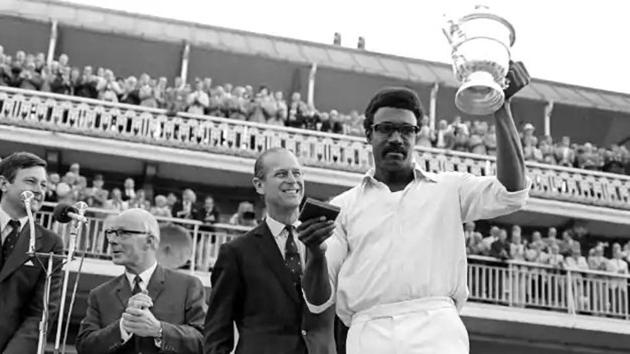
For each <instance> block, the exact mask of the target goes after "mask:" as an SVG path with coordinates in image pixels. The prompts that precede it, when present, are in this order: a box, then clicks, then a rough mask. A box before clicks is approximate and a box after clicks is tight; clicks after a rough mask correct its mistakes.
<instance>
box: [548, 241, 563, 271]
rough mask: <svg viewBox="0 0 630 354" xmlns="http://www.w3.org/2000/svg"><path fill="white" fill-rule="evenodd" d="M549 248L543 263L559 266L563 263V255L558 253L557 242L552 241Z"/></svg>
mask: <svg viewBox="0 0 630 354" xmlns="http://www.w3.org/2000/svg"><path fill="white" fill-rule="evenodd" d="M549 250H550V254H549V258H548V259H547V262H545V263H546V264H549V265H550V266H552V267H555V268H561V267H562V266H563V264H564V257H563V256H562V255H561V254H560V247H559V246H558V244H557V243H553V244H552V245H551V247H550V248H549Z"/></svg>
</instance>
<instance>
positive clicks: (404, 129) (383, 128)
mask: <svg viewBox="0 0 630 354" xmlns="http://www.w3.org/2000/svg"><path fill="white" fill-rule="evenodd" d="M372 129H373V130H374V131H375V132H377V133H379V134H383V135H386V136H389V135H392V134H394V132H398V133H400V135H403V136H412V135H414V134H418V132H419V131H420V127H418V126H417V125H411V124H391V123H380V124H374V125H372Z"/></svg>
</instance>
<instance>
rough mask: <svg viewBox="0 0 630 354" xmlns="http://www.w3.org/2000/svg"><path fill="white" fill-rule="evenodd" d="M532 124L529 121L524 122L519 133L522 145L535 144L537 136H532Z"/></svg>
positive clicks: (536, 143)
mask: <svg viewBox="0 0 630 354" xmlns="http://www.w3.org/2000/svg"><path fill="white" fill-rule="evenodd" d="M534 131H535V128H534V125H533V124H531V123H527V124H525V126H524V127H523V132H522V133H521V142H522V144H523V146H537V145H538V138H536V137H535V136H534Z"/></svg>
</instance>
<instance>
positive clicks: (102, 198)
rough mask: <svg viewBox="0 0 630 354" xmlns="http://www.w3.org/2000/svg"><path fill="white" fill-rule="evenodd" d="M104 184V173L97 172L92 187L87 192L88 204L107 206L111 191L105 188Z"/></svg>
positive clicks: (99, 206) (98, 206) (95, 206)
mask: <svg viewBox="0 0 630 354" xmlns="http://www.w3.org/2000/svg"><path fill="white" fill-rule="evenodd" d="M104 184H105V181H104V180H103V175H101V174H97V175H95V176H94V179H92V188H89V189H88V191H87V193H86V195H87V198H86V200H85V202H86V203H87V205H88V206H91V207H94V208H103V207H105V203H107V196H108V195H109V192H108V191H107V190H106V189H104V188H103V186H104Z"/></svg>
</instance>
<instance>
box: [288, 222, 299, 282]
mask: <svg viewBox="0 0 630 354" xmlns="http://www.w3.org/2000/svg"><path fill="white" fill-rule="evenodd" d="M286 230H287V233H288V234H287V243H286V244H285V246H284V264H285V266H286V267H287V269H288V270H289V272H291V278H292V279H293V284H294V285H295V286H296V288H300V287H301V284H300V278H301V276H302V262H301V261H300V253H299V252H298V249H297V245H296V244H295V239H294V237H293V229H292V227H291V226H286Z"/></svg>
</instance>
